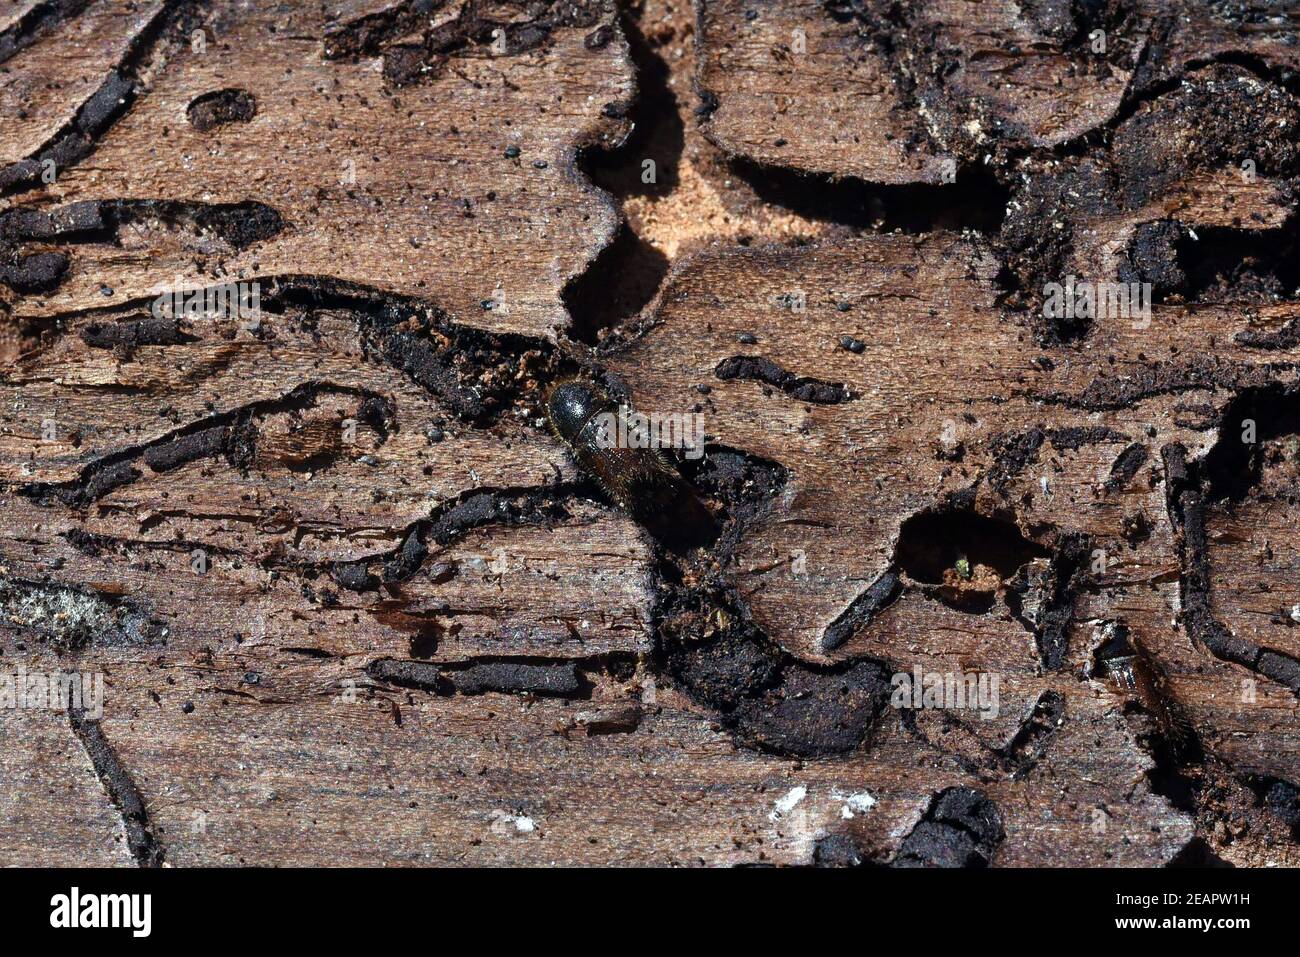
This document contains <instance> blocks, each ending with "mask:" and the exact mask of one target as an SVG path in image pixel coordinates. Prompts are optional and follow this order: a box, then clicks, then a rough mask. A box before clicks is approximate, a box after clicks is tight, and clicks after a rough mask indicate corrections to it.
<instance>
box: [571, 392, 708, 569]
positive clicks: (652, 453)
mask: <svg viewBox="0 0 1300 957" xmlns="http://www.w3.org/2000/svg"><path fill="white" fill-rule="evenodd" d="M602 413H605V415H602ZM546 415H547V418H548V419H549V420H550V423H551V430H552V431H554V432H555V434H556V436H557V437H558V438H559V439H560V441H562V442H563V443H564V444H565V445H566V446H568V448H569V451H570V452H571V453H572V454H573V458H574V460H575V461H576V462H577V463H578V466H579V468H581V469H582V470H583V471H584V472H586V473H587V474H588V475H590V476H591V477H592V478H594V479H595V480H596V481H597V482H598V483H599V484H600V487H601V488H602V489H604V491H605V493H606V494H607V495H608V496H609V497H610V498H611V499H613V500H614V501H615V502H617V503H618V504H619V505H620V506H621V507H622V508H623V509H625V510H626V511H627V512H628V514H630V515H631V516H632V517H633V518H634V519H636V520H637V521H638V522H640V523H641V524H642V525H644V526H645V527H646V529H648V530H649V531H650V533H651V534H652V535H654V536H655V537H656V538H657V539H659V540H660V541H661V542H664V543H665V544H668V545H674V546H675V545H695V544H701V543H703V542H705V541H708V540H710V539H712V538H713V537H714V536H715V535H716V534H717V528H716V525H715V524H714V521H713V515H712V514H711V513H710V512H709V510H708V508H707V507H706V506H705V504H704V503H703V502H702V501H700V497H699V495H698V494H697V493H696V491H695V489H694V488H693V487H692V486H691V484H690V483H689V482H687V481H686V480H685V479H684V478H682V477H681V475H679V474H678V473H677V470H676V469H674V468H673V467H672V465H671V463H669V461H668V459H667V458H666V457H665V456H664V454H663V453H662V452H661V451H660V450H659V449H655V448H625V447H612V448H607V447H603V445H609V444H610V443H609V442H608V441H607V440H606V441H603V442H602V429H603V428H607V427H608V423H610V422H611V421H617V419H618V417H623V424H624V426H626V427H628V428H629V429H630V428H631V426H628V423H627V419H626V407H622V408H620V406H619V405H618V404H617V403H615V402H614V401H613V400H612V399H611V398H610V397H609V396H608V395H606V394H605V392H604V391H602V390H601V389H600V388H599V387H598V386H595V385H593V384H591V383H589V382H583V381H581V380H578V379H570V380H566V381H563V382H558V383H556V384H555V385H553V386H552V387H551V389H550V391H549V392H548V393H547V394H546Z"/></svg>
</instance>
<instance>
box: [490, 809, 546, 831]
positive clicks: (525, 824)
mask: <svg viewBox="0 0 1300 957" xmlns="http://www.w3.org/2000/svg"><path fill="white" fill-rule="evenodd" d="M489 827H490V829H491V831H492V833H493V834H499V835H501V836H503V837H509V836H510V835H512V834H532V833H533V832H534V831H536V830H537V822H536V821H534V820H533V819H532V818H531V817H528V816H527V815H526V814H511V813H510V812H509V811H501V810H496V811H493V812H492V823H491V824H490V825H489Z"/></svg>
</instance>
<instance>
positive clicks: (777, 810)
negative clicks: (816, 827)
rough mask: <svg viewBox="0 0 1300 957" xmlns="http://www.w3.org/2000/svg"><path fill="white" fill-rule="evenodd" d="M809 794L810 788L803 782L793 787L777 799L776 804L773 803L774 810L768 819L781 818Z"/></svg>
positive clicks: (777, 819) (775, 819)
mask: <svg viewBox="0 0 1300 957" xmlns="http://www.w3.org/2000/svg"><path fill="white" fill-rule="evenodd" d="M807 796H808V789H807V788H806V787H804V786H803V785H802V784H800V785H796V786H795V787H792V788H791V789H790V790H788V791H786V792H785V795H784V796H783V797H781V798H780V799H778V800H777V802H776V804H775V805H773V808H774V810H773V811H772V813H771V814H769V815H768V816H767V819H768V820H769V821H779V820H781V818H783V817H785V816H786V815H787V814H789V813H790V812H791V811H793V810H794V809H795V807H796V806H797V805H798V804H799V802H800V801H802V800H803V799H804V798H806V797H807Z"/></svg>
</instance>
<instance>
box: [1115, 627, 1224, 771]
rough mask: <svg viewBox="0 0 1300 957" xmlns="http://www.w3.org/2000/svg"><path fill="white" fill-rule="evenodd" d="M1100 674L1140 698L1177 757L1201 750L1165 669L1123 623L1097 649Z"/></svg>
mask: <svg viewBox="0 0 1300 957" xmlns="http://www.w3.org/2000/svg"><path fill="white" fill-rule="evenodd" d="M1096 661H1097V667H1096V669H1095V672H1094V673H1095V674H1096V675H1097V677H1101V678H1105V679H1106V680H1107V681H1109V682H1110V685H1111V688H1113V689H1114V690H1115V691H1116V692H1118V693H1119V694H1121V695H1125V696H1127V697H1130V698H1132V699H1134V700H1136V701H1137V703H1138V704H1139V705H1140V706H1141V708H1142V710H1144V711H1145V712H1146V713H1147V714H1149V715H1151V717H1152V718H1153V719H1154V720H1155V723H1156V727H1157V729H1158V730H1159V732H1160V734H1161V736H1162V737H1163V738H1164V740H1165V743H1166V744H1168V745H1169V747H1170V749H1171V750H1172V751H1173V754H1174V756H1175V757H1185V756H1189V755H1192V754H1195V753H1196V752H1197V751H1198V750H1199V743H1198V742H1197V740H1196V733H1195V731H1194V730H1193V728H1192V723H1191V720H1190V719H1189V718H1188V716H1187V712H1186V711H1184V710H1183V707H1182V705H1181V704H1180V703H1179V701H1178V700H1177V699H1176V698H1175V697H1174V695H1173V692H1172V690H1171V689H1170V683H1169V678H1168V676H1167V675H1166V674H1165V672H1164V669H1163V668H1161V667H1160V665H1159V664H1158V663H1157V662H1156V660H1155V659H1154V658H1153V657H1152V656H1151V655H1150V654H1149V653H1148V652H1147V650H1146V649H1145V648H1144V647H1143V646H1142V644H1141V643H1140V642H1139V641H1138V640H1137V638H1136V637H1134V636H1133V635H1131V634H1129V631H1128V628H1127V627H1125V626H1124V625H1117V626H1115V627H1114V628H1113V630H1112V631H1111V633H1110V635H1109V637H1108V640H1107V641H1106V643H1105V644H1104V645H1103V646H1102V647H1101V648H1099V649H1098V650H1097V652H1096Z"/></svg>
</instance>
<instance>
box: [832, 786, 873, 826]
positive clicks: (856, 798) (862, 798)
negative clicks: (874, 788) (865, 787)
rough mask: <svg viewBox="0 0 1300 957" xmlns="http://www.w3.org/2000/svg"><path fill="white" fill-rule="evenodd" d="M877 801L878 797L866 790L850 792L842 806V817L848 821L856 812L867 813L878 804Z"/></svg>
mask: <svg viewBox="0 0 1300 957" xmlns="http://www.w3.org/2000/svg"><path fill="white" fill-rule="evenodd" d="M876 803H877V802H876V799H875V798H874V797H872V796H871V795H870V794H869V793H868V792H866V791H859V792H858V793H857V794H850V795H849V796H848V797H846V798H845V799H844V803H843V804H842V805H841V806H840V817H842V818H844V820H846V821H847V820H849V819H851V818H852V817H853V816H854V815H855V814H866V813H867V812H868V811H870V810H871V809H872V808H873V807H875V806H876Z"/></svg>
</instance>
